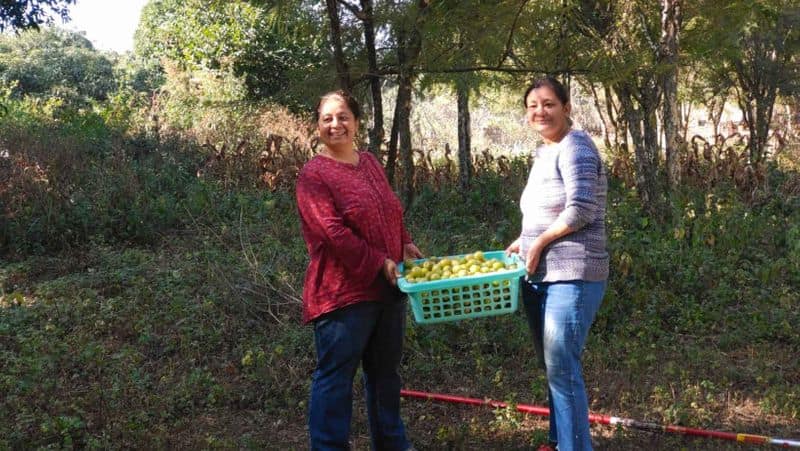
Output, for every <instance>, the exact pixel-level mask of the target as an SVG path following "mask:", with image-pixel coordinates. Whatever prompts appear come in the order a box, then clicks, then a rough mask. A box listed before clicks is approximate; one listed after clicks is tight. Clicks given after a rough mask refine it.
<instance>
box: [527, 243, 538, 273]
mask: <svg viewBox="0 0 800 451" xmlns="http://www.w3.org/2000/svg"><path fill="white" fill-rule="evenodd" d="M541 256H542V248H541V247H540V246H537V245H536V241H534V243H533V246H531V247H530V249H528V255H526V256H525V272H526V273H528V275H530V274H533V273H534V272H536V267H537V266H539V258H540V257H541Z"/></svg>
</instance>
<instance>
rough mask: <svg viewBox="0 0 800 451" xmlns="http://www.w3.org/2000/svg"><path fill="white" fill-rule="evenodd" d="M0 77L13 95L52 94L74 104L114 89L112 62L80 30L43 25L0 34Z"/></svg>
mask: <svg viewBox="0 0 800 451" xmlns="http://www.w3.org/2000/svg"><path fill="white" fill-rule="evenodd" d="M0 81H2V82H4V83H6V84H8V83H12V82H17V83H16V87H15V89H14V95H15V97H21V96H25V95H34V96H37V97H43V98H47V97H55V98H61V99H64V100H66V101H67V102H70V103H73V104H75V105H83V104H85V103H86V102H88V101H89V100H104V99H106V98H107V96H108V94H109V93H110V92H111V91H112V90H113V89H114V87H115V81H114V73H113V63H112V62H111V60H110V59H109V58H108V57H106V56H105V55H102V54H101V53H99V52H97V51H96V50H95V49H94V48H93V47H92V44H91V42H89V40H88V39H86V37H85V36H84V35H83V34H81V33H76V32H72V31H66V30H61V29H58V28H45V29H42V30H30V31H25V32H23V33H21V34H19V35H18V36H13V35H0Z"/></svg>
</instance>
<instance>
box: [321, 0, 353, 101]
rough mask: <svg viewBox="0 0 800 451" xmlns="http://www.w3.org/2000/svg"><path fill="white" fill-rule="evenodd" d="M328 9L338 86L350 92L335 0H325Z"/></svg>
mask: <svg viewBox="0 0 800 451" xmlns="http://www.w3.org/2000/svg"><path fill="white" fill-rule="evenodd" d="M325 4H326V7H327V11H328V19H329V20H330V21H331V41H332V42H333V58H334V62H335V64H336V76H337V79H338V80H339V87H340V88H342V89H344V90H345V91H347V92H350V90H351V88H352V86H351V84H350V69H349V68H348V67H347V61H345V58H344V51H343V50H342V32H341V26H340V23H339V8H338V5H337V4H336V0H325Z"/></svg>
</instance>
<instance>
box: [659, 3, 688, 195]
mask: <svg viewBox="0 0 800 451" xmlns="http://www.w3.org/2000/svg"><path fill="white" fill-rule="evenodd" d="M661 5H662V9H661V42H660V48H659V59H660V60H661V63H662V64H664V66H665V67H666V68H665V72H664V74H663V75H662V76H661V89H662V90H663V93H664V103H663V110H662V114H661V115H662V120H663V126H664V159H665V162H666V169H667V181H668V185H667V186H668V188H671V187H675V186H678V184H679V183H680V180H679V178H680V168H679V167H678V152H679V151H680V149H681V147H682V144H681V136H680V133H679V132H678V126H679V123H680V116H679V110H678V32H679V30H680V26H681V2H680V0H662V2H661Z"/></svg>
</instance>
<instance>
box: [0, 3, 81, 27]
mask: <svg viewBox="0 0 800 451" xmlns="http://www.w3.org/2000/svg"><path fill="white" fill-rule="evenodd" d="M75 1H76V0H0V31H4V30H6V29H9V28H10V29H12V30H20V29H25V28H39V25H42V24H52V23H53V16H56V17H60V18H61V19H62V20H67V19H68V18H69V5H72V4H74V3H75Z"/></svg>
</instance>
